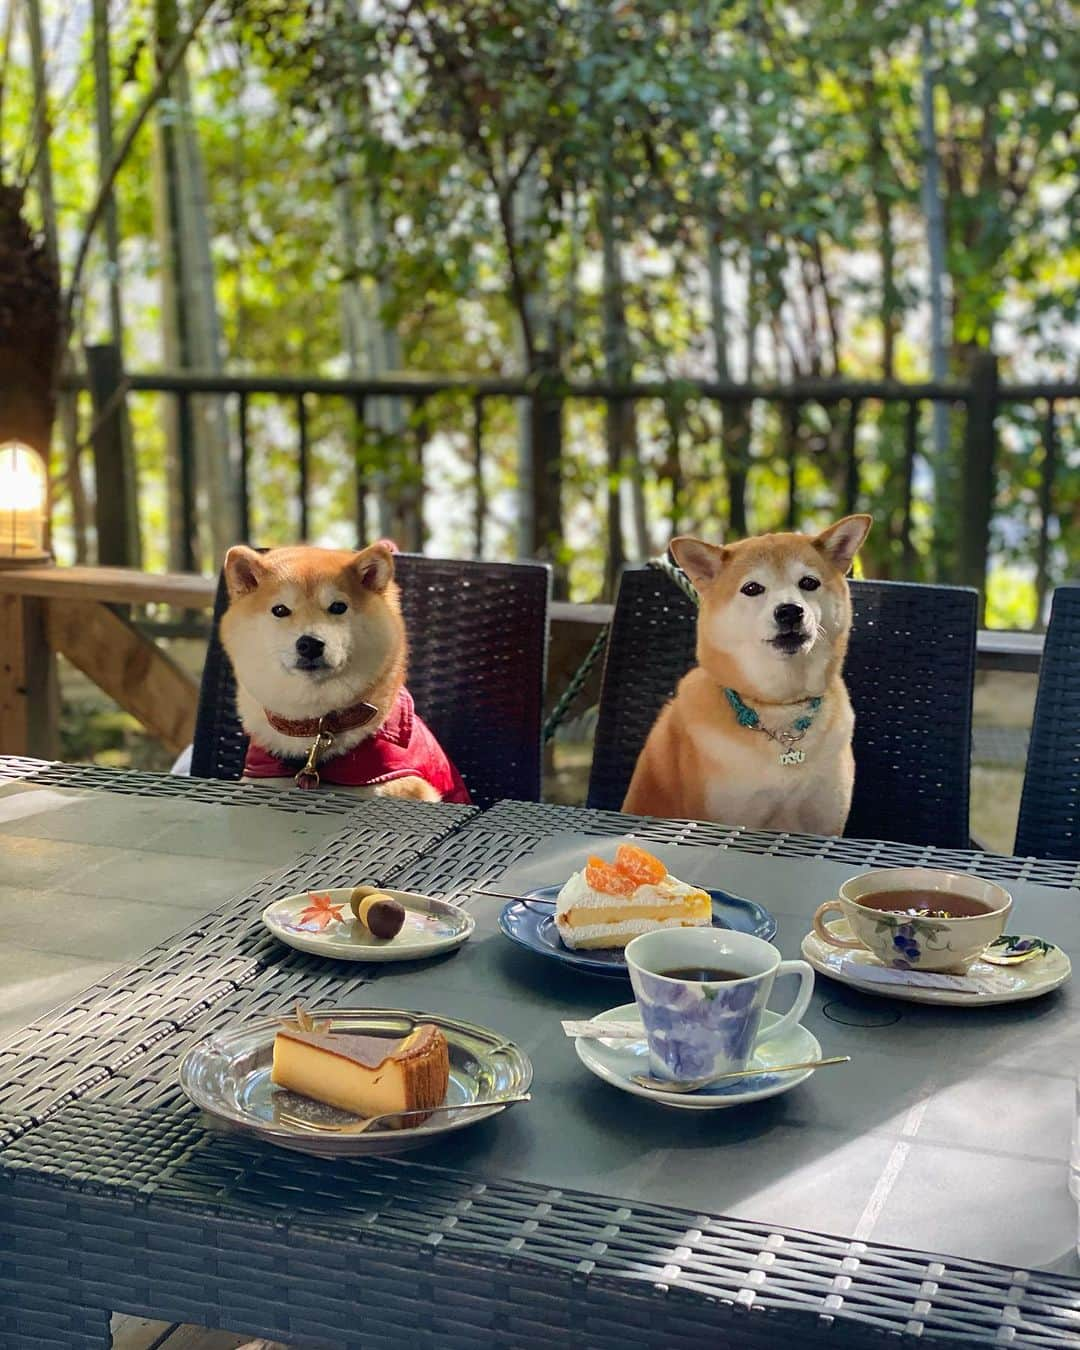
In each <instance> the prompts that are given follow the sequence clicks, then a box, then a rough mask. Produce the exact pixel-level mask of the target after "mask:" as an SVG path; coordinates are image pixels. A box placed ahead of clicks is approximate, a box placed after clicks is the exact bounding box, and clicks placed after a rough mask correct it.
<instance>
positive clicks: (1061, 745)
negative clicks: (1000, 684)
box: [1014, 586, 1080, 861]
mask: <svg viewBox="0 0 1080 1350" xmlns="http://www.w3.org/2000/svg"><path fill="white" fill-rule="evenodd" d="M1014 852H1016V853H1019V854H1021V855H1022V856H1023V857H1029V856H1030V857H1036V858H1062V859H1066V860H1069V861H1076V860H1078V859H1080V586H1059V587H1058V588H1057V590H1056V591H1055V592H1054V604H1053V608H1052V610H1051V612H1050V626H1049V627H1048V628H1047V630H1046V644H1045V646H1044V647H1043V658H1042V667H1041V669H1040V671H1039V692H1038V696H1037V697H1036V700H1035V717H1034V720H1033V722H1032V727H1031V743H1030V744H1029V746H1028V756H1027V768H1026V770H1025V772H1024V791H1023V795H1022V797H1021V799H1020V819H1019V821H1018V822H1017V826H1016V844H1015V847H1014Z"/></svg>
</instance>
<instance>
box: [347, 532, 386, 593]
mask: <svg viewBox="0 0 1080 1350" xmlns="http://www.w3.org/2000/svg"><path fill="white" fill-rule="evenodd" d="M349 567H350V569H351V570H352V572H353V573H354V575H355V576H356V578H357V580H358V581H359V582H360V585H361V586H363V587H365V588H366V589H367V590H369V591H375V592H376V594H381V593H382V592H383V591H385V590H386V588H387V586H389V585H390V583H391V581H393V579H394V555H393V553H392V552H391V550H390V547H389V545H388V544H385V543H382V542H379V543H378V544H371V545H369V546H368V547H367V548H365V549H361V550H360V552H359V553H358V554H357V555H356V557H355V558H353V560H352V562H351V563H350V564H349Z"/></svg>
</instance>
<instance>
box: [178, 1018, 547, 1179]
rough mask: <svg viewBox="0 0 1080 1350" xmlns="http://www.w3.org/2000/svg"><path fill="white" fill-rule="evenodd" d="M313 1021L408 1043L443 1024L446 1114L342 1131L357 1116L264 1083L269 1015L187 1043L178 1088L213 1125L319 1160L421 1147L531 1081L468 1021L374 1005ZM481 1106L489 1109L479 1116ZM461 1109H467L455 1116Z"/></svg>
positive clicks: (489, 1035)
mask: <svg viewBox="0 0 1080 1350" xmlns="http://www.w3.org/2000/svg"><path fill="white" fill-rule="evenodd" d="M312 1016H313V1017H315V1018H316V1019H317V1020H318V1021H320V1022H328V1023H329V1024H330V1030H331V1031H332V1032H354V1033H360V1034H363V1035H368V1036H386V1037H388V1038H395V1039H401V1038H403V1037H405V1036H407V1035H408V1034H409V1033H410V1032H411V1031H412V1030H413V1029H414V1028H415V1027H417V1026H419V1025H420V1024H421V1023H422V1022H431V1023H433V1024H434V1025H435V1026H437V1027H441V1028H442V1031H443V1033H444V1035H445V1036H446V1040H447V1045H448V1048H449V1052H450V1085H449V1087H448V1089H447V1093H446V1104H445V1108H446V1109H440V1110H437V1111H436V1112H435V1113H434V1115H432V1116H431V1117H430V1118H429V1119H428V1120H425V1121H424V1122H423V1123H422V1124H420V1125H404V1126H403V1127H401V1128H393V1127H390V1128H384V1127H381V1126H375V1127H374V1128H372V1129H370V1130H367V1131H365V1132H364V1133H363V1134H356V1133H355V1132H350V1129H349V1127H350V1126H354V1125H355V1124H356V1122H357V1119H358V1118H357V1117H356V1116H353V1115H350V1114H349V1113H348V1112H347V1111H339V1110H337V1108H336V1107H333V1106H327V1105H325V1104H324V1103H322V1102H317V1101H312V1100H311V1099H310V1098H307V1097H300V1096H298V1095H297V1094H296V1093H292V1092H286V1091H285V1090H283V1089H282V1088H279V1087H275V1086H274V1084H273V1083H271V1081H270V1066H271V1062H272V1057H273V1050H274V1036H275V1034H276V1033H277V1030H278V1027H279V1026H280V1025H281V1019H280V1018H277V1017H273V1018H267V1019H265V1020H264V1021H260V1022H254V1023H251V1024H250V1025H247V1026H242V1027H235V1028H227V1029H225V1030H222V1031H217V1032H214V1034H213V1035H211V1036H209V1037H207V1039H206V1040H204V1041H200V1042H199V1044H198V1045H196V1046H193V1047H192V1048H191V1049H190V1050H189V1051H188V1052H187V1054H186V1055H185V1056H184V1058H183V1060H182V1061H181V1063H180V1086H181V1088H182V1089H183V1091H184V1093H185V1094H186V1095H187V1096H188V1097H189V1098H190V1099H191V1101H193V1102H194V1103H195V1105H196V1106H198V1107H200V1108H201V1109H202V1110H203V1111H204V1112H205V1113H206V1114H207V1115H208V1116H209V1117H211V1119H212V1120H213V1122H214V1123H215V1124H216V1125H219V1126H224V1127H225V1128H227V1129H230V1130H234V1131H237V1132H239V1133H241V1134H244V1135H247V1136H249V1137H254V1138H257V1139H262V1140H264V1141H265V1142H266V1143H269V1144H275V1145H277V1146H278V1147H280V1148H290V1149H294V1150H295V1151H297V1152H300V1153H312V1154H315V1155H316V1156H318V1157H324V1158H326V1157H358V1156H360V1155H362V1154H368V1153H403V1152H405V1151H406V1150H407V1149H412V1148H420V1147H421V1146H422V1145H424V1144H430V1143H432V1142H434V1141H436V1140H438V1139H439V1138H441V1137H442V1136H443V1135H446V1134H450V1133H452V1132H454V1131H455V1130H460V1129H464V1128H465V1127H466V1126H468V1125H474V1124H476V1123H477V1122H479V1121H481V1120H487V1119H488V1118H489V1117H491V1116H493V1115H498V1114H499V1113H500V1112H502V1111H505V1110H506V1109H507V1108H506V1106H505V1105H503V1104H501V1102H500V1100H499V1099H500V1098H503V1097H509V1096H514V1095H517V1094H518V1093H522V1092H526V1091H528V1088H529V1084H530V1083H531V1082H532V1075H533V1070H532V1064H531V1063H530V1061H529V1058H528V1056H527V1055H526V1054H525V1053H524V1051H522V1050H521V1049H519V1048H518V1046H516V1045H515V1044H514V1043H513V1042H512V1041H508V1040H506V1038H505V1037H503V1036H500V1035H499V1034H498V1032H495V1031H491V1030H489V1029H488V1028H487V1027H481V1026H476V1025H474V1024H473V1023H471V1022H459V1021H457V1020H455V1019H454V1018H450V1017H441V1016H439V1014H437V1013H420V1012H406V1011H402V1010H396V1009H395V1010H390V1011H387V1010H384V1009H380V1008H370V1009H368V1008H365V1009H343V1010H340V1011H331V1012H326V1011H323V1010H321V1009H312ZM487 1102H490V1109H484V1104H485V1103H487ZM467 1104H468V1105H469V1106H470V1109H469V1110H468V1111H457V1112H455V1111H454V1110H453V1108H454V1107H455V1106H464V1105H467ZM474 1104H477V1105H474Z"/></svg>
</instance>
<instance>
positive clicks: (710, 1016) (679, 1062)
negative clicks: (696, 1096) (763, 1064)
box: [626, 928, 814, 1081]
mask: <svg viewBox="0 0 1080 1350" xmlns="http://www.w3.org/2000/svg"><path fill="white" fill-rule="evenodd" d="M626 964H627V966H628V967H629V968H630V983H631V984H632V985H633V988H634V999H635V1001H636V1002H637V1006H638V1011H639V1012H640V1014H641V1021H642V1023H643V1025H644V1027H645V1035H646V1038H647V1039H648V1042H649V1062H650V1065H651V1067H652V1071H653V1073H654V1074H655V1075H656V1076H657V1077H658V1078H670V1079H673V1080H675V1081H685V1080H686V1079H689V1078H704V1077H706V1076H710V1075H714V1074H715V1075H720V1074H722V1073H728V1072H733V1071H735V1070H737V1069H745V1068H746V1066H747V1065H748V1064H749V1062H750V1060H751V1058H752V1056H753V1053H754V1046H755V1045H757V1044H760V1043H761V1042H762V1041H765V1040H771V1039H772V1038H773V1037H775V1036H779V1035H781V1034H782V1033H783V1032H785V1031H787V1030H788V1029H789V1028H790V1027H791V1026H793V1025H794V1024H795V1023H797V1022H798V1021H799V1020H800V1018H801V1017H802V1016H803V1014H804V1013H805V1012H806V1009H807V1005H808V1004H809V1002H810V995H811V994H812V993H813V991H814V972H813V970H812V968H811V967H810V966H808V965H807V963H806V962H805V961H785V960H784V959H783V957H782V956H781V955H780V953H779V952H778V951H777V949H776V948H775V947H774V946H773V945H772V943H771V942H763V941H762V939H761V938H757V937H752V936H751V935H750V934H748V933H735V932H731V931H730V930H728V929H724V928H664V929H660V930H658V931H657V932H653V933H642V934H640V936H638V937H636V938H634V939H633V940H632V941H631V942H628V943H627V945H626ZM782 975H796V976H797V977H798V979H799V992H798V994H797V995H796V997H795V1002H794V1004H793V1005H792V1006H791V1008H790V1009H789V1010H788V1011H787V1012H786V1013H784V1015H783V1016H782V1017H781V1018H779V1019H778V1020H777V1021H776V1022H774V1023H773V1024H772V1025H771V1026H769V1027H766V1028H765V1030H764V1031H761V1030H760V1027H761V1015H762V1013H763V1012H764V1011H765V1008H766V1006H767V1005H768V1002H769V995H770V994H771V993H772V987H773V982H774V981H775V980H776V979H777V978H778V977H779V976H782Z"/></svg>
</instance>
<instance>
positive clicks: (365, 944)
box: [262, 887, 476, 961]
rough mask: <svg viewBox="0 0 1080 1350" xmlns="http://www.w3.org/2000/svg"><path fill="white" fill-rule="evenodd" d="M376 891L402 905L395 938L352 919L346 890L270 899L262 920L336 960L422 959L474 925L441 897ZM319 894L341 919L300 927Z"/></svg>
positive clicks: (292, 941) (457, 941)
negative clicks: (378, 934)
mask: <svg viewBox="0 0 1080 1350" xmlns="http://www.w3.org/2000/svg"><path fill="white" fill-rule="evenodd" d="M380 893H381V894H383V895H389V896H391V897H392V898H393V899H394V900H400V901H401V903H402V904H403V905H404V906H405V923H404V925H403V927H402V929H401V932H400V933H398V934H397V936H396V937H392V938H375V937H372V936H371V934H370V933H369V932H368V931H367V929H366V928H365V927H364V925H363V924H362V923H361V922H360V921H359V920H358V919H354V918H353V915H352V910H351V909H350V908H349V896H350V895H352V889H351V888H348V889H346V888H339V889H336V890H324V891H320V890H314V891H305V892H304V894H303V895H287V896H286V897H285V899H284V900H275V901H274V903H273V904H272V905H269V906H268V907H267V908H266V909H264V910H263V914H262V921H263V923H264V924H265V925H266V926H267V928H269V930H270V931H271V933H273V935H274V936H275V937H276V938H278V939H279V940H280V941H281V942H284V943H286V944H287V945H288V946H290V947H295V948H296V949H297V951H301V952H310V953H311V955H312V956H326V957H329V958H331V959H332V960H335V961H423V960H424V959H425V958H426V957H429V956H438V955H439V953H440V952H448V951H452V950H453V949H454V948H455V947H460V946H461V944H462V943H463V942H465V941H466V939H467V938H468V937H469V935H470V934H471V933H472V931H473V929H474V928H475V927H476V920H475V919H474V918H473V916H472V915H471V914H469V913H468V911H466V910H464V909H460V908H459V907H458V906H457V905H451V904H448V903H447V902H446V901H445V900H435V899H433V898H432V897H431V896H428V895H415V894H414V893H413V892H412V891H391V890H383V889H382V888H381V887H380ZM323 896H326V897H328V903H329V905H331V906H332V907H333V909H334V910H337V911H339V912H340V913H341V916H342V917H341V918H340V919H333V918H332V919H331V920H330V922H329V923H328V924H327V925H326V926H325V927H324V928H321V929H320V928H317V927H314V926H313V925H312V924H311V923H310V921H309V923H308V925H307V926H304V925H302V924H301V922H300V916H301V914H302V913H303V912H304V910H305V909H307V908H308V907H309V906H311V904H312V901H313V900H315V899H316V898H317V897H323Z"/></svg>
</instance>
